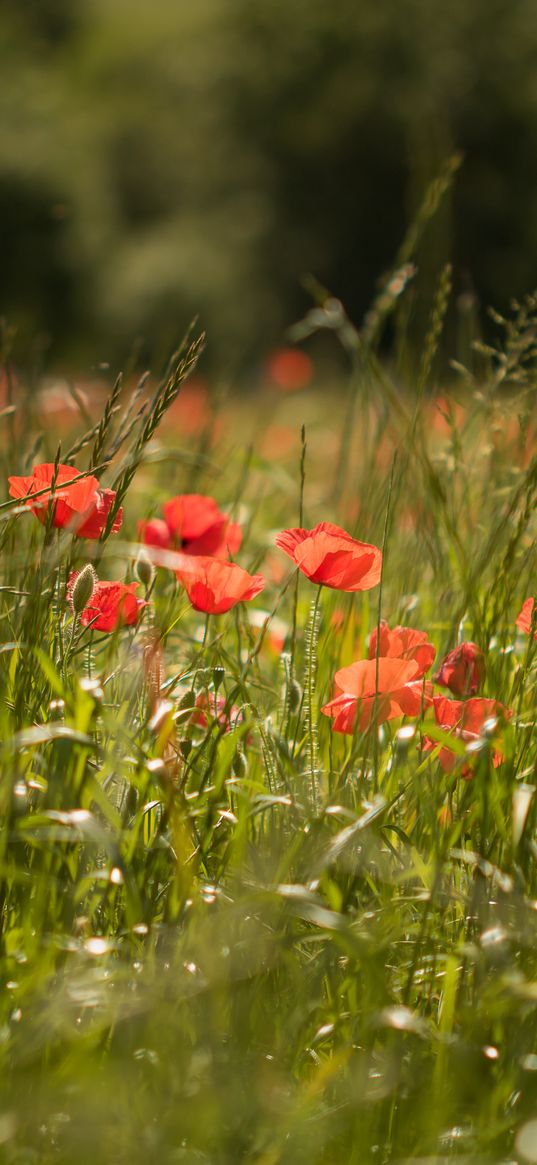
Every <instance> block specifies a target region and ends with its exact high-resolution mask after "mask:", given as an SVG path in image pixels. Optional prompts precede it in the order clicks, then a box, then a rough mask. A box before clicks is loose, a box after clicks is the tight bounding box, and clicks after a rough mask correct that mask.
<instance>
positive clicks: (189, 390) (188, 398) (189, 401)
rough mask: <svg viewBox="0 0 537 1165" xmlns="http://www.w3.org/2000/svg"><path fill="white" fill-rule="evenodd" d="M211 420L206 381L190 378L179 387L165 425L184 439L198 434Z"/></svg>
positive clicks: (194, 377) (197, 377)
mask: <svg viewBox="0 0 537 1165" xmlns="http://www.w3.org/2000/svg"><path fill="white" fill-rule="evenodd" d="M210 420H211V402H210V397H209V390H208V385H207V381H206V380H205V378H204V377H202V376H199V375H197V376H192V377H191V378H190V380H188V381H187V382H186V384H183V385H182V386H181V391H180V393H179V395H178V396H177V397H176V399H175V401H174V403H173V405H172V407H171V409H169V411H168V413H167V424H169V425H170V426H171V427H172V428H176V429H177V431H178V432H180V433H181V435H182V436H183V437H184V436H185V435H188V436H190V437H192V436H194V435H195V434H196V433H200V432H201V430H202V429H204V428H205V427H206V426H207V425H208V424H209V422H210Z"/></svg>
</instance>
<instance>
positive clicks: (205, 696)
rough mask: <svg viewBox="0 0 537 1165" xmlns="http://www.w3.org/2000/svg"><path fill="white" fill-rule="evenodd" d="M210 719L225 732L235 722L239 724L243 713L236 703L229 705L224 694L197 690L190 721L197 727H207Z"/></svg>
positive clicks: (233, 726) (228, 730)
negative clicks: (219, 694) (218, 694)
mask: <svg viewBox="0 0 537 1165" xmlns="http://www.w3.org/2000/svg"><path fill="white" fill-rule="evenodd" d="M211 720H216V721H217V722H218V724H219V726H220V728H223V729H224V731H225V732H230V731H231V729H232V728H235V726H236V725H237V724H241V723H242V720H243V715H242V712H241V710H240V708H237V706H236V704H232V705H231V707H229V705H228V702H227V700H226V698H225V696H217V695H216V692H199V693H198V695H197V696H196V702H195V706H194V709H193V711H192V715H191V717H190V723H191V724H195V725H196V726H197V727H198V728H208V727H209V723H210V721H211Z"/></svg>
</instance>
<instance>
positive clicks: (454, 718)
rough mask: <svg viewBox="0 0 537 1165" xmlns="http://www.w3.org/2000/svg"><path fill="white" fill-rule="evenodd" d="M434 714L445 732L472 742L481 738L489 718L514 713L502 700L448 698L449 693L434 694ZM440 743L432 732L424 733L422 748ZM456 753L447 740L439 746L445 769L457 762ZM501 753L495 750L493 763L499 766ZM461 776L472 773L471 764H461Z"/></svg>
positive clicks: (469, 742)
mask: <svg viewBox="0 0 537 1165" xmlns="http://www.w3.org/2000/svg"><path fill="white" fill-rule="evenodd" d="M432 703H433V708H434V717H435V720H436V723H437V725H438V727H439V728H441V729H442V731H443V732H449V733H450V734H451V735H452V736H454V737H455V738H456V739H457V740H462V741H463V742H464V743H465V744H472V743H474V742H475V741H477V740H479V737H480V735H481V732H482V731H483V727H484V725H485V723H486V722H487V720H499V721H500V722H501V721H506V720H509V719H510V718H511V716H512V715H513V713H512V711H511V709H510V708H506V707H505V705H504V704H500V702H499V701H498V700H487V699H485V698H484V697H483V696H476V697H474V698H473V699H471V700H449V699H448V697H447V696H433V701H432ZM436 747H437V744H436V742H435V741H434V740H432V739H431V738H430V737H429V736H424V737H423V748H424V750H425V751H426V752H430V751H431V750H432V749H434V748H436ZM457 759H458V756H457V753H456V752H454V751H453V749H451V748H450V747H449V745H448V744H445V745H443V746H442V748H441V749H440V752H439V754H438V760H439V761H440V764H441V766H442V768H443V770H444V772H446V773H450V772H452V770H453V769H454V768H455V766H456V764H457ZM502 759H503V757H502V754H501V752H499V751H498V750H497V749H496V750H495V751H494V753H493V758H492V760H493V764H494V766H495V767H497V766H498V765H499V764H501V762H502ZM461 776H463V777H465V778H468V777H471V776H472V769H471V767H470V765H469V764H464V765H463V767H462V768H461Z"/></svg>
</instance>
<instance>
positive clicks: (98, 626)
mask: <svg viewBox="0 0 537 1165" xmlns="http://www.w3.org/2000/svg"><path fill="white" fill-rule="evenodd" d="M77 578H78V572H77V571H75V572H74V573H73V574H72V575H71V577H70V579H69V583H68V586H67V598H68V599H69V600H70V599H71V596H72V593H73V587H74V584H75V582H76V580H77ZM137 587H138V583H135V582H133V583H122V582H97V583H96V584H95V589H94V591H93V594H92V596H91V599H90V601H89V603H88V604H87V606H85V607H84V610H83V611H82V614H81V616H80V622H81V623H82V626H83V627H91V628H92V630H94V631H109V632H110V631H115V630H116V627H130V626H132V625H133V624H134V623H137V622H138V618H139V616H140V613H141V612H142V611H143V609H144V607H147V603H146V601H145V599H137V598H136V595H135V591H136V589H137Z"/></svg>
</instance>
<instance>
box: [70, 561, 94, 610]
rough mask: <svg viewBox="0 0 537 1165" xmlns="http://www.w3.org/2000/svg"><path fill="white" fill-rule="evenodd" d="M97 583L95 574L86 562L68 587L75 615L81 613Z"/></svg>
mask: <svg viewBox="0 0 537 1165" xmlns="http://www.w3.org/2000/svg"><path fill="white" fill-rule="evenodd" d="M96 584H97V575H96V574H95V571H94V569H93V567H92V566H91V564H90V563H89V562H88V564H87V566H84V567H83V568H82V570H81V571H80V573H79V574H77V576H76V578H75V579H74V581H73V584H72V586H71V587H70V591H71V595H70V597H71V606H72V608H73V611H74V613H75V615H81V614H82V611H83V610H84V608H85V607H87V605H88V603H89V601H90V599H91V596H92V594H93V592H94V590H95V587H96Z"/></svg>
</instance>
